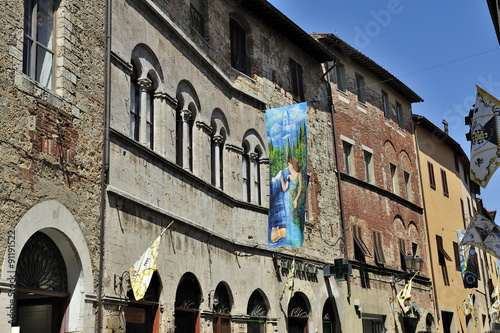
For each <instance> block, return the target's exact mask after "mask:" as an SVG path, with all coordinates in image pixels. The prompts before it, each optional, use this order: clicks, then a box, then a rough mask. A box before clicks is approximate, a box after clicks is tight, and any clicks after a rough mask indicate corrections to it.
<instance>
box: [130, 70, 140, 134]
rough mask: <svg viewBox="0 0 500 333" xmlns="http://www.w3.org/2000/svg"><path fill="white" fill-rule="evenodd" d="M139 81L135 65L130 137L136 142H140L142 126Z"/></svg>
mask: <svg viewBox="0 0 500 333" xmlns="http://www.w3.org/2000/svg"><path fill="white" fill-rule="evenodd" d="M138 79H139V75H138V74H137V68H136V66H135V64H133V65H132V76H131V77H130V137H131V138H132V139H134V140H136V141H139V131H140V124H141V97H140V91H139V83H138V82H137V80H138Z"/></svg>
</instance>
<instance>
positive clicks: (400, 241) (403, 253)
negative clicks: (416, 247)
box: [398, 238, 406, 271]
mask: <svg viewBox="0 0 500 333" xmlns="http://www.w3.org/2000/svg"><path fill="white" fill-rule="evenodd" d="M398 245H399V261H400V262H401V269H402V270H403V271H406V262H405V257H406V244H405V240H404V239H403V238H399V239H398Z"/></svg>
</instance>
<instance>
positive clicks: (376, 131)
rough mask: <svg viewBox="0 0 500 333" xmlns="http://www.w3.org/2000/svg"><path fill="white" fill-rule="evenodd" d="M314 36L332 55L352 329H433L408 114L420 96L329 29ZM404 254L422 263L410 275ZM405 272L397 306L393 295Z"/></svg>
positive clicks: (330, 71)
mask: <svg viewBox="0 0 500 333" xmlns="http://www.w3.org/2000/svg"><path fill="white" fill-rule="evenodd" d="M314 37H315V38H316V39H318V41H319V42H320V43H322V44H323V45H325V46H326V47H328V49H329V50H330V51H331V52H332V53H334V55H335V56H336V57H337V59H338V60H337V61H336V63H334V64H329V66H328V67H327V70H329V72H328V73H329V76H328V78H329V81H330V84H331V93H332V100H333V104H334V107H335V129H336V148H337V151H338V159H339V163H338V172H339V178H340V179H341V180H340V193H341V197H340V198H341V200H340V205H341V206H342V209H343V219H344V225H345V232H346V248H345V249H346V256H347V258H348V259H349V261H350V262H351V264H352V270H353V275H352V279H351V280H350V292H349V293H350V298H351V299H352V300H354V306H351V307H353V308H355V309H356V314H357V315H358V317H359V318H360V319H361V320H358V321H353V322H354V323H355V324H353V325H354V326H353V330H352V331H356V332H361V331H363V332H371V331H370V327H372V328H373V332H382V331H383V328H385V329H386V330H387V331H389V332H417V331H426V330H427V329H428V328H429V329H435V324H434V322H435V319H434V310H433V303H432V298H431V294H430V290H431V289H430V279H429V278H430V276H429V270H428V261H427V245H426V244H427V242H426V234H425V226H424V223H423V222H424V221H423V208H422V207H423V205H422V202H421V199H420V190H419V178H418V163H417V158H416V152H415V149H414V145H413V128H412V120H411V119H412V118H411V115H412V112H411V104H412V103H417V102H422V99H421V98H420V97H419V96H418V95H417V94H415V93H414V92H413V91H412V90H410V89H409V88H408V87H407V86H405V85H404V84H403V83H402V82H400V81H399V80H398V79H397V78H395V77H394V76H392V75H391V74H390V73H389V72H387V71H386V70H385V69H383V68H382V67H380V66H379V65H378V64H376V63H375V62H374V61H372V60H371V59H369V58H368V57H366V56H365V55H363V54H361V53H360V52H359V51H357V50H356V49H354V48H353V47H351V46H349V45H348V44H347V43H345V42H344V41H342V40H341V39H340V38H338V37H337V36H335V35H332V34H315V35H314ZM333 65H334V67H332V66H333ZM408 256H409V257H410V258H413V259H415V260H419V261H420V260H422V262H423V268H422V270H421V272H419V273H418V274H417V275H415V270H414V269H411V267H409V262H407V261H406V260H405V258H407V257H408ZM417 257H418V259H417ZM413 276H414V278H413V280H412V294H411V300H410V305H411V306H410V309H409V310H408V312H406V313H405V312H404V311H403V310H402V308H401V307H400V304H399V303H398V299H397V294H398V292H399V291H400V290H401V289H402V288H403V287H404V286H405V284H406V283H407V282H408V281H409V280H410V279H411V278H412V277H413Z"/></svg>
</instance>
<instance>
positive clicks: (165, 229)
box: [160, 221, 174, 237]
mask: <svg viewBox="0 0 500 333" xmlns="http://www.w3.org/2000/svg"><path fill="white" fill-rule="evenodd" d="M172 223H174V221H172V222H170V224H169V225H167V227H166V228H165V229H163V231H162V232H161V234H160V237H161V236H163V234H164V233H165V231H167V229H168V228H169V227H170V226H171V225H172Z"/></svg>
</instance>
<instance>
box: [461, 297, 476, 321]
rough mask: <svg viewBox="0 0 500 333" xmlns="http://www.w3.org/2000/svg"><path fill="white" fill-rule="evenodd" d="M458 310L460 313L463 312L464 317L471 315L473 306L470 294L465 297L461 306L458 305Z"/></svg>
mask: <svg viewBox="0 0 500 333" xmlns="http://www.w3.org/2000/svg"><path fill="white" fill-rule="evenodd" d="M460 308H461V309H462V311H463V312H464V314H465V315H466V316H468V315H470V314H471V312H472V311H473V309H474V305H473V304H472V295H471V294H469V295H468V296H467V298H466V299H465V300H464V301H463V302H462V304H461V305H460Z"/></svg>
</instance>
